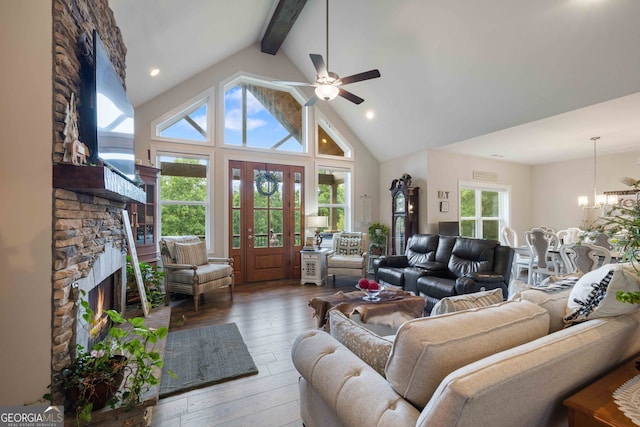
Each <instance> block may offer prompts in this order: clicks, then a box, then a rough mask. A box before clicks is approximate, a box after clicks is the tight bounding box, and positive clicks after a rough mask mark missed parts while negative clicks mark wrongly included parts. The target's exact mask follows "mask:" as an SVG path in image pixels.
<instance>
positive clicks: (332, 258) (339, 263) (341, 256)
mask: <svg viewBox="0 0 640 427" xmlns="http://www.w3.org/2000/svg"><path fill="white" fill-rule="evenodd" d="M368 249H369V244H368V238H367V234H366V233H360V232H341V233H335V234H334V235H333V251H331V252H330V253H329V255H327V277H329V274H331V275H333V284H334V285H335V283H336V275H344V276H358V277H366V275H367V266H368V259H369V251H368Z"/></svg>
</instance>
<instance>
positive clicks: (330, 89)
mask: <svg viewBox="0 0 640 427" xmlns="http://www.w3.org/2000/svg"><path fill="white" fill-rule="evenodd" d="M315 92H316V95H317V96H318V98H321V99H324V100H325V101H331V100H332V99H333V98H335V97H336V96H338V93H339V92H340V89H338V88H337V87H336V86H334V85H329V84H324V85H320V86H318V87H317V88H316V90H315Z"/></svg>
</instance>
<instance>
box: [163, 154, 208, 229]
mask: <svg viewBox="0 0 640 427" xmlns="http://www.w3.org/2000/svg"><path fill="white" fill-rule="evenodd" d="M159 162H160V234H161V235H162V236H183V235H190V234H193V235H196V236H200V237H207V241H211V239H209V238H208V236H207V229H208V227H207V218H209V212H210V209H209V196H208V194H209V190H208V174H209V159H208V158H206V157H196V156H183V155H161V156H160V159H159Z"/></svg>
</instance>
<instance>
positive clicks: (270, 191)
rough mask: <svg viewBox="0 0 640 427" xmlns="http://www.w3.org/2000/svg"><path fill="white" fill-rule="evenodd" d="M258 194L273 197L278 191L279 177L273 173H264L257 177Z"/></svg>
mask: <svg viewBox="0 0 640 427" xmlns="http://www.w3.org/2000/svg"><path fill="white" fill-rule="evenodd" d="M256 187H257V190H258V193H260V194H261V195H263V196H273V195H274V194H275V193H276V191H278V177H277V176H276V174H274V173H273V172H263V173H261V174H259V175H258V176H257V177H256Z"/></svg>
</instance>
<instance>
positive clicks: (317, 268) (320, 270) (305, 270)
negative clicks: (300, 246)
mask: <svg viewBox="0 0 640 427" xmlns="http://www.w3.org/2000/svg"><path fill="white" fill-rule="evenodd" d="M329 252H330V249H329V248H320V249H315V250H312V251H309V250H307V251H305V250H302V251H300V257H301V259H300V283H301V284H303V285H304V284H305V283H315V284H316V286H322V285H323V284H324V283H325V280H326V279H327V255H328V254H329Z"/></svg>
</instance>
